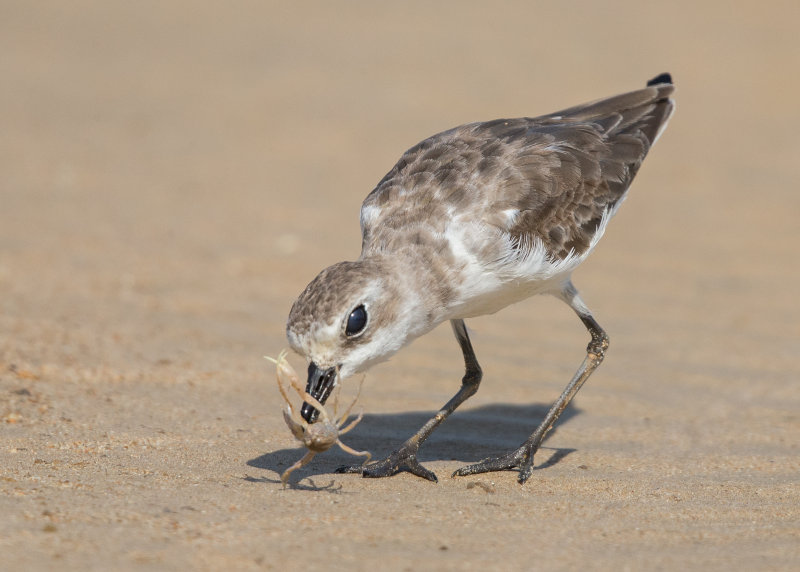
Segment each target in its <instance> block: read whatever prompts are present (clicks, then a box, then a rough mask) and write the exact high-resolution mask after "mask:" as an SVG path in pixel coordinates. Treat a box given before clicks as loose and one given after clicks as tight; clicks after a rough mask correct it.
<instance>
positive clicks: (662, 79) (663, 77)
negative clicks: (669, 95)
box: [647, 73, 672, 87]
mask: <svg viewBox="0 0 800 572" xmlns="http://www.w3.org/2000/svg"><path fill="white" fill-rule="evenodd" d="M662 83H668V84H670V85H672V76H671V75H669V74H668V73H662V74H658V75H657V76H656V77H654V78H653V79H651V80H650V81H648V82H647V86H648V87H649V86H651V85H659V84H662Z"/></svg>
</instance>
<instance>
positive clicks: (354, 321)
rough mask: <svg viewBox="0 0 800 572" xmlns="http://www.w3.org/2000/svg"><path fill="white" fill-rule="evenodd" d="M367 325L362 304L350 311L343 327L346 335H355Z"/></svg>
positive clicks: (365, 312)
mask: <svg viewBox="0 0 800 572" xmlns="http://www.w3.org/2000/svg"><path fill="white" fill-rule="evenodd" d="M366 327H367V310H366V309H365V308H364V305H363V304H362V305H361V306H358V307H356V308H355V309H354V310H353V311H352V312H350V317H349V318H347V327H345V329H344V333H345V335H347V336H355V335H357V334H360V333H361V332H363V331H364V328H366Z"/></svg>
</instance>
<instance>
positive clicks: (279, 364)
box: [267, 350, 372, 488]
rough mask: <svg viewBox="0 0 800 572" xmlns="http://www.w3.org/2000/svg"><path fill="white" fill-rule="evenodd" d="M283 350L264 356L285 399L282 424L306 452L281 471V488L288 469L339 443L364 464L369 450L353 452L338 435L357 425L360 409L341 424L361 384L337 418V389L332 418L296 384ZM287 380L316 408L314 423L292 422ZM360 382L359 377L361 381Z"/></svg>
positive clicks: (295, 375) (288, 473)
mask: <svg viewBox="0 0 800 572" xmlns="http://www.w3.org/2000/svg"><path fill="white" fill-rule="evenodd" d="M286 354H287V352H286V350H284V351H282V352H281V353H280V355H278V359H273V358H270V357H268V358H267V359H268V360H270V361H271V362H273V363H274V364H275V366H276V370H277V372H276V373H277V376H276V377H277V379H278V389H279V390H280V392H281V395H282V396H283V400H284V401H285V402H286V408H285V409H283V419H284V421H286V425H288V426H289V429H290V430H291V431H292V435H294V436H295V439H297V440H298V441H300V442H301V443H302V444H303V445H304V446H305V447H306V448H307V449H308V452H307V453H306V454H305V455H304V456H303V458H302V459H300V460H299V461H297V462H296V463H295V464H294V465H292V466H291V467H289V468H288V469H286V470H285V471H284V472H283V474H282V475H281V482H282V483H283V486H284V488H285V487H286V484H287V483H288V481H289V475H290V474H291V473H292V471H294V470H296V469H299V468H300V467H304V466H305V465H307V464H308V463H309V461H311V459H313V458H314V455H316V454H317V453H322V452H323V451H327V450H328V449H330V448H331V447H333V445H334V444H335V445H339V447H340V448H341V449H342V450H343V451H345V452H346V453H350V454H351V455H357V456H360V457H366V459H364V463H363V464H366V463H368V462H369V460H370V459H371V458H372V454H370V452H369V451H356V450H355V449H353V448H351V447H348V446H347V445H345V444H344V443H342V442H341V441H340V440H339V437H340V436H341V435H344V434H345V433H347V432H348V431H350V430H351V429H352V428H353V427H355V426H356V425H358V423H359V422H360V421H361V418H362V417H363V416H364V412H363V411H361V412H360V413H359V414H358V416H357V417H356V418H355V419H354V420H353V421H352V422H351V423H350V424H348V425H347V426H346V427H344V428H342V426H343V425H344V424H345V423H347V419H348V418H349V417H350V411H351V410H352V409H353V406H354V405H355V404H356V401H358V398H359V396H360V395H361V385H359V386H358V393H357V394H356V398H355V399H354V400H353V402H352V403H351V404H350V406H349V407H348V408H347V411H345V412H344V415H342V416H341V417H340V418H339V419H338V420H337V419H335V417H336V414H337V405H338V401H339V399H338V392H337V395H336V397H335V398H334V402H333V417H334V418H333V419H332V418H331V416H330V415H328V412H327V411H326V410H325V408H324V407H323V406H322V404H321V403H320V402H319V401H317V400H316V399H314V398H313V397H312V396H311V395H310V394H309V393H308V392H307V391H305V390H304V389H303V387H302V386H301V385H300V381H299V379H298V377H297V372H295V370H294V368H293V367H292V366H291V364H290V363H289V361H288V360H287V359H286ZM286 383H288V384H289V385H291V386H292V388H293V389H294V390H295V391H296V392H297V394H298V395H299V396H300V398H301V399H303V400H304V401H305V402H306V403H308V404H309V405H311V406H312V407H314V409H316V410H317V411H319V419H317V421H315V422H314V423H308V422H307V421H306V420H305V419H303V418H302V417H301V418H300V421H299V422H298V421H295V419H294V409H293V408H292V403H291V401H289V396H288V395H287V393H286V387H285V384H286ZM363 383H364V380H363V378H362V380H361V384H363Z"/></svg>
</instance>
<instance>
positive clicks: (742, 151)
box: [0, 1, 800, 570]
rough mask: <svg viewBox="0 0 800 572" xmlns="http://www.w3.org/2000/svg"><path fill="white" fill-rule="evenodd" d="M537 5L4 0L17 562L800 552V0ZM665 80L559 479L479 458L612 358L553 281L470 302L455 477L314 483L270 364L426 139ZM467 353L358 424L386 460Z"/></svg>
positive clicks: (1, 278)
mask: <svg viewBox="0 0 800 572" xmlns="http://www.w3.org/2000/svg"><path fill="white" fill-rule="evenodd" d="M533 4H534V3H530V2H527V1H525V2H499V3H492V8H488V7H487V6H488V3H475V4H468V3H464V2H457V3H456V2H454V3H434V4H431V3H428V2H419V3H413V2H412V3H403V4H402V5H400V4H394V5H389V4H388V3H387V4H376V3H363V4H356V3H322V2H320V3H317V4H300V3H298V5H297V7H291V8H290V7H288V6H289V4H288V3H284V2H276V3H273V4H267V3H262V2H252V3H236V5H235V6H229V5H228V4H225V6H226V7H225V8H224V9H223V8H222V6H223V4H222V3H208V4H201V3H198V2H186V3H182V4H181V3H162V2H152V3H124V4H123V3H109V2H85V3H78V2H71V3H69V7H66V6H67V4H66V3H61V2H54V3H46V2H2V3H1V4H0V78H1V81H2V84H1V87H0V172H1V173H2V178H1V179H0V515H2V517H0V554H2V557H1V558H0V568H2V569H7V570H22V569H26V570H45V569H53V568H55V567H58V568H59V569H62V570H85V569H95V570H100V569H109V568H114V569H122V570H126V569H131V570H134V569H186V568H187V567H188V568H190V569H205V570H220V569H235V570H239V569H242V570H247V569H276V570H277V569H322V568H324V569H333V570H336V569H345V568H347V569H351V570H358V569H375V568H384V569H389V570H401V569H409V570H410V569H436V570H455V569H458V570H470V569H501V568H502V569H519V570H522V569H545V568H546V569H556V570H558V569H579V568H580V569H583V568H591V569H605V570H621V569H632V570H641V569H651V570H654V569H664V570H675V569H688V570H729V569H738V570H753V569H762V570H789V569H797V567H798V566H800V478H799V477H798V475H799V474H800V473H799V470H800V459H799V458H798V453H800V449H798V436H800V384H799V383H798V377H799V376H800V359H799V358H800V309H798V304H797V296H796V294H797V283H798V281H800V264H798V255H797V244H798V241H800V224H798V215H800V193H798V186H800V167H798V165H800V162H798V156H800V143H798V132H800V111H798V109H799V108H798V106H797V94H798V92H800V75H799V74H798V69H800V41H798V38H797V32H796V24H797V22H798V20H800V8H798V6H800V5H798V4H797V3H796V2H788V1H787V2H760V3H751V2H738V3H729V2H705V3H696V2H688V1H687V2H675V3H671V4H667V5H665V4H663V3H661V4H659V5H658V6H657V7H656V6H655V5H652V6H651V5H650V4H649V3H644V2H638V1H637V2H611V3H602V4H600V3H593V2H583V3H566V2H565V3H560V4H559V3H550V4H549V5H546V6H535V5H533ZM334 6H335V7H334ZM662 71H670V72H672V73H673V75H674V77H675V80H676V83H677V86H678V94H677V99H678V110H677V114H676V116H675V117H674V119H673V121H672V123H671V125H670V127H669V129H668V130H667V132H666V134H665V135H664V137H663V138H662V140H661V141H659V144H658V145H657V146H656V147H655V149H654V151H653V153H652V155H651V156H650V157H649V158H648V160H647V162H646V163H645V165H644V167H643V169H642V171H641V172H640V174H639V176H638V178H637V180H636V182H635V184H634V188H633V190H632V192H631V194H630V196H629V198H628V200H627V202H626V204H625V205H624V207H623V208H622V209H621V211H620V213H619V214H618V216H617V217H616V219H615V220H614V221H613V223H612V224H611V225H610V227H609V230H608V232H607V234H606V236H605V238H604V239H603V241H602V242H601V244H600V246H599V247H598V249H597V251H596V252H595V253H594V254H593V256H592V258H591V259H590V260H589V261H588V262H587V263H586V264H585V265H584V266H583V267H582V268H581V269H579V270H578V272H577V273H576V275H575V282H576V284H577V286H578V287H579V288H580V289H581V290H582V292H583V294H584V298H585V299H586V301H587V303H588V304H589V305H590V307H591V308H592V309H593V310H594V312H595V314H596V316H597V318H598V320H599V321H600V323H601V324H602V325H603V326H604V327H605V328H606V329H607V330H608V332H609V333H610V335H611V339H612V346H611V350H610V352H609V356H608V359H607V360H606V362H605V363H604V364H603V366H602V367H601V368H600V370H598V372H597V373H596V374H595V375H594V377H593V378H592V379H591V380H590V381H589V383H588V384H587V385H586V387H585V388H584V389H583V390H582V392H581V393H580V394H579V395H578V397H577V399H576V402H575V406H574V407H573V408H571V409H570V410H568V412H567V414H566V415H565V417H564V420H563V423H561V424H560V426H559V427H558V429H557V430H556V431H555V432H553V433H552V435H551V436H550V438H549V439H548V441H547V442H546V443H545V445H546V447H545V448H544V449H543V450H542V451H541V452H540V453H539V455H538V459H537V470H536V471H535V472H534V475H533V477H532V478H531V480H530V481H529V482H528V484H526V485H525V486H520V485H518V484H517V483H516V479H515V474H514V473H512V472H507V473H500V474H492V475H488V476H487V475H483V476H477V477H470V478H463V479H452V478H450V477H449V474H450V473H451V472H452V471H453V470H455V469H456V468H458V467H459V466H461V465H462V464H464V463H466V462H470V461H475V460H478V459H481V458H483V457H485V456H488V455H490V454H492V453H495V452H497V451H500V450H507V449H510V448H512V447H515V446H516V445H517V444H518V443H519V442H520V441H522V440H523V439H524V438H525V437H526V436H527V435H528V433H529V432H530V431H531V429H532V428H533V426H534V425H535V424H536V423H537V422H538V421H539V420H540V419H541V418H542V416H543V414H544V411H545V410H546V408H547V406H548V405H549V403H550V402H551V401H552V400H553V399H554V398H555V397H556V396H557V395H558V393H559V392H560V391H561V389H562V387H563V386H564V385H565V383H566V381H567V380H568V378H569V377H570V375H571V374H572V372H573V371H574V369H575V368H576V367H577V365H578V364H579V363H580V360H581V359H582V356H583V352H584V348H585V344H586V342H587V341H588V340H587V335H586V332H585V330H584V329H583V327H582V325H581V324H580V322H579V321H578V320H576V319H575V317H574V316H573V315H572V313H571V311H570V310H569V309H568V308H567V307H566V306H563V305H562V304H560V303H559V302H557V301H556V300H555V299H553V298H540V299H533V300H529V301H527V302H524V303H521V304H519V305H517V306H515V307H514V308H512V309H507V310H505V311H502V312H500V313H498V314H497V315H494V316H489V317H486V318H481V319H476V320H472V321H471V322H469V325H470V326H471V328H472V331H473V341H474V344H475V347H476V350H477V352H478V356H479V357H480V359H481V363H482V365H483V366H484V370H485V372H486V376H485V378H484V385H483V386H482V388H481V391H480V392H479V393H478V395H476V396H475V397H474V398H473V399H472V400H471V401H470V402H468V403H467V405H466V406H465V407H464V410H463V411H460V412H459V413H458V414H457V415H456V416H454V418H452V419H451V420H450V421H448V423H446V424H445V425H444V426H443V427H442V428H441V430H440V431H439V432H438V433H436V434H434V436H433V437H432V438H431V440H430V441H429V443H428V445H427V446H426V447H424V448H423V450H422V452H421V459H422V461H423V462H424V463H425V464H426V465H427V466H428V467H430V468H431V469H433V470H434V471H436V472H437V473H438V475H439V477H440V480H439V483H438V484H432V483H429V482H425V481H422V480H420V479H417V478H415V477H412V476H410V475H408V474H403V475H399V476H396V477H394V478H391V479H381V480H367V479H361V478H358V477H356V476H348V475H344V476H342V475H336V474H334V473H333V470H334V469H335V468H336V467H337V466H338V465H340V464H342V463H344V462H347V461H348V460H349V457H347V456H346V455H345V454H344V453H342V452H338V451H332V452H330V453H326V454H324V455H320V456H318V457H317V458H316V459H315V460H314V462H313V463H312V464H311V465H309V466H308V467H306V468H304V469H302V470H300V471H298V472H297V473H295V475H293V477H292V487H291V488H290V489H287V490H283V489H282V488H281V486H280V482H279V476H280V473H281V472H282V471H283V470H285V469H286V467H287V466H289V465H290V464H291V463H292V462H294V461H295V460H296V459H297V458H298V457H299V456H300V455H301V451H300V449H299V448H298V446H297V444H296V443H295V442H293V440H292V437H291V435H290V434H289V432H288V431H287V429H286V427H285V426H284V424H283V420H282V419H281V417H280V413H279V406H280V398H279V395H278V392H277V388H276V385H275V381H274V369H273V368H272V367H271V366H270V364H269V363H267V362H266V361H265V360H264V359H263V358H262V356H263V355H265V354H267V355H276V354H277V353H278V352H279V351H280V350H281V349H282V348H284V347H286V345H287V344H286V341H285V339H284V334H283V331H284V323H285V319H286V315H287V313H288V310H289V307H290V305H291V303H292V301H293V300H294V298H295V296H296V295H297V294H298V293H299V292H300V291H301V290H302V288H303V287H304V286H305V284H306V283H307V282H308V281H309V280H310V279H311V278H312V277H313V276H314V275H315V274H316V273H317V272H318V271H319V270H321V269H322V268H323V267H324V266H327V265H328V264H331V263H333V262H336V261H339V260H343V259H353V258H355V257H356V256H357V255H358V250H359V245H360V241H359V238H360V237H359V230H358V209H359V206H360V203H361V200H362V199H363V197H364V196H366V194H367V193H368V192H369V191H370V190H371V189H372V187H373V186H374V184H375V183H376V182H377V181H378V180H379V179H380V178H381V177H382V176H383V174H384V173H385V172H386V171H387V170H388V169H389V168H390V167H391V166H392V165H393V164H394V162H395V161H396V159H397V158H398V157H399V155H400V153H401V152H402V151H403V150H405V149H406V148H408V147H409V146H411V145H412V144H414V143H416V142H417V141H419V140H420V139H422V138H423V137H426V136H428V135H430V134H432V133H435V132H437V131H440V130H442V129H445V128H448V127H452V126H454V125H457V124H460V123H464V122H467V121H473V120H482V119H492V118H497V117H509V116H520V115H534V114H540V113H545V112H549V111H554V110H556V109H558V108H560V107H564V106H567V105H571V104H576V103H580V102H583V101H587V100H591V99H595V98H598V97H601V96H605V95H611V94H613V93H617V92H621V91H625V90H629V89H634V88H637V87H639V86H640V85H643V84H644V82H645V81H646V80H647V79H648V78H650V77H652V76H654V75H655V74H657V73H659V72H662ZM293 363H294V365H295V366H296V367H297V368H298V369H300V368H302V367H304V364H303V363H301V362H300V361H299V359H298V358H295V359H294V361H293ZM460 376H461V361H460V355H459V351H458V347H457V345H456V344H455V342H454V341H453V339H452V335H451V333H450V331H449V328H448V327H441V328H439V329H437V330H436V331H434V332H433V333H431V334H430V335H428V336H427V337H426V338H424V339H423V340H422V341H419V342H417V343H415V344H413V345H412V346H410V347H409V348H406V349H405V350H404V351H403V352H401V353H400V354H399V355H398V356H397V357H396V358H395V359H393V360H392V361H391V362H389V363H387V364H384V365H382V366H380V367H378V368H376V369H375V370H373V371H371V372H370V373H369V375H368V376H367V379H366V383H365V386H364V391H363V394H362V398H361V404H362V405H363V407H364V409H365V411H366V416H365V419H364V421H363V422H362V423H361V425H359V426H358V427H357V428H356V429H355V430H354V431H353V432H352V433H351V434H350V435H348V437H349V438H348V439H347V440H346V441H347V442H348V443H350V444H351V445H353V446H354V447H356V448H366V449H369V450H371V451H372V452H373V453H374V454H376V455H385V454H386V453H388V452H389V451H391V450H392V448H393V447H395V446H396V445H397V444H399V443H400V442H401V441H402V440H403V439H405V438H406V437H407V436H408V435H410V434H411V433H412V432H413V431H414V430H415V429H416V428H417V427H418V426H419V425H420V424H421V423H422V422H423V420H425V419H426V418H427V417H428V416H429V415H430V414H431V413H432V412H433V411H434V410H435V409H436V408H438V406H440V405H441V404H442V403H444V401H445V400H446V399H447V398H448V397H449V396H450V395H451V394H452V393H453V392H454V391H455V389H456V388H457V386H458V383H459V380H460ZM353 389H354V388H353V387H352V386H346V387H345V393H346V394H347V395H352V392H353ZM474 483H480V484H478V485H477V486H476V485H475V484H474Z"/></svg>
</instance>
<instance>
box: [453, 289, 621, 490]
mask: <svg viewBox="0 0 800 572" xmlns="http://www.w3.org/2000/svg"><path fill="white" fill-rule="evenodd" d="M560 297H561V299H562V300H564V301H565V302H566V303H567V304H569V305H570V307H571V308H572V309H573V310H574V311H575V313H576V314H578V317H579V318H580V319H581V321H582V322H583V324H584V325H585V326H586V329H587V330H589V334H591V336H592V340H591V341H590V342H589V345H588V346H587V348H586V358H585V359H584V360H583V363H582V364H581V366H580V368H578V371H577V372H576V373H575V375H574V377H573V378H572V380H571V381H570V382H569V384H568V385H567V387H566V388H565V389H564V392H563V393H562V394H561V396H560V397H559V398H558V399H557V400H556V402H555V403H554V404H553V406H552V407H550V410H549V411H548V412H547V415H546V416H545V418H544V421H542V423H541V424H540V425H539V427H537V429H536V431H534V432H533V434H532V435H531V436H530V437H529V438H528V440H527V441H525V442H524V443H523V444H522V445H521V446H520V447H519V448H518V449H517V450H515V451H512V452H511V453H508V454H507V455H501V456H499V457H493V458H489V459H485V460H483V461H481V462H479V463H475V464H474V465H467V466H466V467H462V468H460V469H459V470H457V471H456V472H455V473H453V476H454V477H461V476H465V475H474V474H477V473H487V472H489V471H502V470H507V469H514V468H519V477H518V479H517V480H518V481H519V483H520V484H523V483H524V482H525V481H527V480H528V478H529V477H530V476H531V473H532V472H533V456H534V455H535V454H536V451H537V450H538V449H539V446H540V445H541V444H542V441H543V440H544V438H545V436H546V435H547V433H548V431H550V429H552V428H553V425H554V424H555V422H556V420H557V419H558V417H559V416H560V415H561V413H562V412H563V411H564V409H565V408H566V407H567V405H569V402H570V401H572V398H573V397H575V394H576V393H577V392H578V390H579V389H580V388H581V386H582V385H583V384H584V382H585V381H586V380H587V379H588V378H589V376H590V375H591V374H592V372H593V371H594V370H595V369H597V366H599V365H600V363H601V362H602V361H603V357H604V356H605V353H606V350H607V349H608V336H607V335H606V333H605V332H604V331H603V328H601V327H600V325H599V324H598V323H597V322H596V321H595V319H594V318H593V317H592V314H591V312H590V311H589V308H587V307H586V305H585V304H584V303H583V300H581V298H580V296H579V295H578V291H577V290H576V289H575V287H574V286H573V285H572V283H571V282H568V283H567V284H566V285H565V286H564V288H563V289H562V290H561V293H560Z"/></svg>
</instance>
